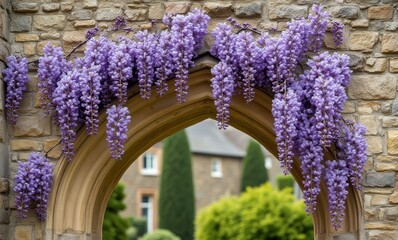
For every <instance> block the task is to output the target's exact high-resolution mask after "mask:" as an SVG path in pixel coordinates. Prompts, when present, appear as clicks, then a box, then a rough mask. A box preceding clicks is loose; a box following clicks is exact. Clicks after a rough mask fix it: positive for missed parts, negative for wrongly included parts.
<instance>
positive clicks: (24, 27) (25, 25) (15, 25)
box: [11, 14, 32, 32]
mask: <svg viewBox="0 0 398 240" xmlns="http://www.w3.org/2000/svg"><path fill="white" fill-rule="evenodd" d="M31 29H32V16H26V15H23V14H14V15H13V17H12V18H11V31H12V32H29V31H30V30H31Z"/></svg>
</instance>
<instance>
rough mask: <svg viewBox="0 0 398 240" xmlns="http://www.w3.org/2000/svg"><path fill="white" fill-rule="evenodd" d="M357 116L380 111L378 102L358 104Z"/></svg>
mask: <svg viewBox="0 0 398 240" xmlns="http://www.w3.org/2000/svg"><path fill="white" fill-rule="evenodd" d="M357 105H358V113H359V114H371V113H373V112H378V111H380V108H381V104H380V103H379V102H373V101H372V102H358V104H357Z"/></svg>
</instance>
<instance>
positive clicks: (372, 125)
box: [359, 115, 379, 135]
mask: <svg viewBox="0 0 398 240" xmlns="http://www.w3.org/2000/svg"><path fill="white" fill-rule="evenodd" d="M359 122H361V123H362V124H363V125H364V126H365V127H366V135H376V134H377V132H378V126H379V124H378V121H377V119H376V116H375V115H361V116H359Z"/></svg>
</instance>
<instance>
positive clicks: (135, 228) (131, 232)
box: [127, 217, 147, 240]
mask: <svg viewBox="0 0 398 240" xmlns="http://www.w3.org/2000/svg"><path fill="white" fill-rule="evenodd" d="M130 223H131V227H130V228H129V229H127V238H128V239H129V240H138V238H139V237H142V236H143V235H144V234H145V233H146V232H147V229H146V218H145V217H131V218H130Z"/></svg>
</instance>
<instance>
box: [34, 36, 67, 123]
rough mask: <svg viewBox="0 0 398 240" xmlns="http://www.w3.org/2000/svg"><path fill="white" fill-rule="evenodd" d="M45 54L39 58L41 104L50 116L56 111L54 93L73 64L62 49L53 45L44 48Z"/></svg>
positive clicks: (38, 71)
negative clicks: (67, 59) (65, 56)
mask: <svg viewBox="0 0 398 240" xmlns="http://www.w3.org/2000/svg"><path fill="white" fill-rule="evenodd" d="M43 53H44V55H43V57H40V58H39V68H38V70H37V74H38V77H39V84H38V86H39V94H40V103H41V106H42V108H43V109H44V113H45V116H48V115H50V114H52V113H53V112H54V110H55V108H54V103H53V96H52V93H53V92H54V90H55V88H56V87H57V83H58V81H59V80H60V79H61V76H62V74H64V73H66V72H67V71H68V70H69V69H70V68H71V64H70V63H68V62H67V61H66V59H65V58H64V52H63V51H62V49H61V48H60V47H57V46H53V45H51V43H47V44H46V46H44V49H43Z"/></svg>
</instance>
